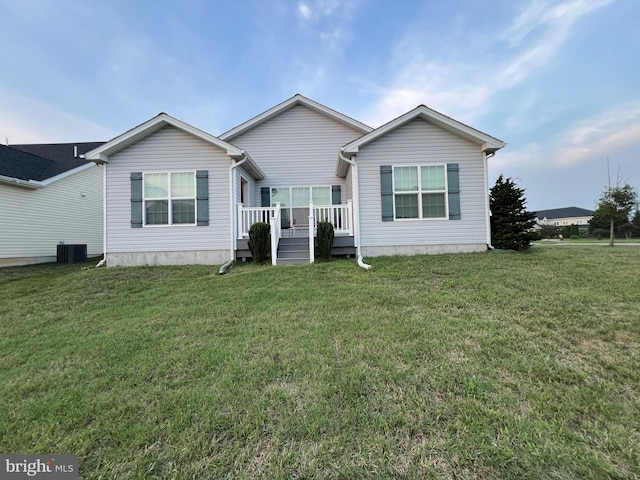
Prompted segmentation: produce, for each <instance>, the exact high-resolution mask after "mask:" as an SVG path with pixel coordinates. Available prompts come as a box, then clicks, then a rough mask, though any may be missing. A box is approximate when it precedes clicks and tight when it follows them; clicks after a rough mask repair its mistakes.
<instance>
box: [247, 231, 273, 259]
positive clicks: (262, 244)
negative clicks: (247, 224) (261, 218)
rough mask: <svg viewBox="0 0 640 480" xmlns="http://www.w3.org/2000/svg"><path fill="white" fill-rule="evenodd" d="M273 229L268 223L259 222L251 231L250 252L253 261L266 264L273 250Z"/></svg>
mask: <svg viewBox="0 0 640 480" xmlns="http://www.w3.org/2000/svg"><path fill="white" fill-rule="evenodd" d="M270 232H271V227H270V226H269V224H268V223H264V222H257V223H254V224H253V225H251V228H250V229H249V250H250V251H251V256H252V257H253V261H254V262H256V263H264V261H265V260H266V259H267V257H268V256H269V252H270V250H271V239H270V238H269V237H270Z"/></svg>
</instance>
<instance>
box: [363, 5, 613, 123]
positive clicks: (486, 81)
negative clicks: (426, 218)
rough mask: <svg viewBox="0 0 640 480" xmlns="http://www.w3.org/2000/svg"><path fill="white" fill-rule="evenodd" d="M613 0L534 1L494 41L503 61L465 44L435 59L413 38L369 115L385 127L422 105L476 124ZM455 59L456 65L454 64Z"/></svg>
mask: <svg viewBox="0 0 640 480" xmlns="http://www.w3.org/2000/svg"><path fill="white" fill-rule="evenodd" d="M610 2H611V0H565V1H564V2H561V3H558V2H555V1H554V2H552V1H548V0H546V1H535V2H533V3H532V4H530V5H529V6H528V7H527V8H525V9H524V10H523V11H522V12H521V13H520V14H518V16H517V17H515V18H514V20H513V22H512V23H511V25H510V26H508V27H507V29H506V30H505V32H504V33H503V34H502V35H501V36H499V37H498V38H497V39H496V40H494V41H493V43H492V45H491V47H492V48H493V49H500V48H501V49H502V50H503V52H504V54H503V57H504V59H503V60H498V61H496V60H495V59H485V61H482V59H483V58H484V55H485V52H484V51H485V50H487V48H486V45H483V46H482V48H481V49H479V48H475V49H474V47H473V45H469V44H468V43H466V44H465V45H451V46H450V48H449V49H448V50H447V53H448V55H447V56H446V57H445V58H436V59H430V54H431V52H430V51H429V50H428V48H429V47H428V45H429V44H430V42H428V41H425V40H424V38H423V34H422V33H419V34H416V33H412V34H410V36H408V37H407V38H405V39H403V41H402V42H401V44H400V45H401V48H398V49H397V55H396V59H395V61H394V63H395V64H398V65H402V67H401V68H400V69H399V71H398V73H397V74H396V75H395V76H393V77H392V78H391V80H390V81H389V82H388V84H387V85H379V86H378V87H377V90H378V97H379V98H378V100H377V102H376V103H375V105H374V107H373V108H372V109H371V110H370V112H369V113H368V115H367V119H366V120H367V121H368V122H369V123H370V124H371V125H380V124H381V123H384V122H385V121H388V120H390V119H391V118H394V117H396V116H397V115H399V114H401V113H402V112H404V111H407V110H408V109H410V108H412V107H415V106H416V105H417V104H420V103H428V104H429V105H430V106H432V107H433V108H435V109H438V110H442V111H443V112H444V113H447V114H450V115H453V116H456V117H457V118H460V119H462V120H464V121H471V120H473V119H474V118H476V117H478V116H480V115H482V114H483V113H485V112H486V110H487V109H488V108H489V106H490V101H491V99H492V98H493V97H494V96H495V95H496V94H498V93H500V92H502V91H505V90H507V89H509V88H512V87H514V86H516V85H518V84H520V83H522V82H523V81H524V80H525V79H527V78H528V77H530V76H531V75H533V74H534V73H535V72H536V71H538V70H539V69H540V68H541V67H544V66H545V65H547V64H548V63H549V61H550V60H552V59H553V58H554V57H555V56H556V54H557V53H558V52H559V51H560V49H561V48H562V47H563V45H564V44H565V43H566V42H567V40H568V39H569V38H570V37H571V32H572V28H573V27H574V25H575V24H576V22H577V21H578V19H580V18H581V17H583V16H585V15H587V14H590V13H593V12H595V11H596V10H598V9H600V8H602V7H604V6H605V5H607V4H608V3H610ZM451 57H453V58H456V60H455V61H451V60H449V58H451ZM489 65H490V66H489Z"/></svg>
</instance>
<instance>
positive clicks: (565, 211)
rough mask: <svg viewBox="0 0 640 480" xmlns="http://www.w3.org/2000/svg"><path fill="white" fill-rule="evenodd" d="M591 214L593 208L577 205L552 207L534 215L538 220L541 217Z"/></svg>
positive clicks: (584, 215) (586, 215)
mask: <svg viewBox="0 0 640 480" xmlns="http://www.w3.org/2000/svg"><path fill="white" fill-rule="evenodd" d="M591 215H593V210H587V209H586V208H579V207H564V208H552V209H551V210H540V211H538V212H536V216H537V217H538V218H539V219H540V220H542V219H543V218H546V219H547V220H551V219H552V218H571V217H590V216H591Z"/></svg>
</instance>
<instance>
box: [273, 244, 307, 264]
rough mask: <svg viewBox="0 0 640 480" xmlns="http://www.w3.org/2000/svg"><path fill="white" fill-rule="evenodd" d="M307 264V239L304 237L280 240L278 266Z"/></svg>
mask: <svg viewBox="0 0 640 480" xmlns="http://www.w3.org/2000/svg"><path fill="white" fill-rule="evenodd" d="M306 263H309V239H308V238H305V237H292V238H281V239H280V245H279V246H278V260H277V264H278V265H302V264H306Z"/></svg>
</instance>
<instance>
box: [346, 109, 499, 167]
mask: <svg viewBox="0 0 640 480" xmlns="http://www.w3.org/2000/svg"><path fill="white" fill-rule="evenodd" d="M416 118H421V119H423V120H426V121H427V122H429V123H432V124H434V125H436V126H438V127H440V128H442V129H444V130H447V131H449V132H451V133H453V134H455V135H458V136H460V137H463V138H466V139H467V140H469V141H471V142H473V143H477V144H478V145H480V147H481V149H482V151H483V152H485V153H494V152H496V151H497V150H500V149H501V148H503V147H504V146H505V145H506V143H504V142H503V141H502V140H499V139H497V138H495V137H492V136H491V135H488V134H486V133H484V132H481V131H480V130H476V129H475V128H472V127H470V126H468V125H465V124H464V123H461V122H459V121H457V120H454V119H453V118H451V117H447V116H446V115H444V114H442V113H440V112H436V111H435V110H432V109H430V108H428V107H425V106H424V105H419V106H417V107H416V108H414V109H413V110H411V111H409V112H407V113H405V114H404V115H401V116H399V117H398V118H396V119H394V120H391V121H390V122H388V123H385V124H384V125H382V126H381V127H378V128H376V129H375V130H373V131H371V132H369V133H367V134H366V135H363V136H362V137H360V138H357V139H355V140H354V141H352V142H350V143H348V144H346V145H345V146H344V147H342V148H341V149H340V151H341V152H342V153H343V154H344V155H345V156H347V157H351V156H353V155H355V154H356V153H358V149H359V148H360V147H363V146H364V145H366V144H368V143H370V142H373V141H374V140H376V139H378V138H380V137H382V136H383V135H386V134H387V133H389V132H391V131H393V130H395V129H396V128H398V127H401V126H402V125H404V124H406V123H408V122H410V121H412V120H414V119H416ZM341 162H343V160H341ZM338 170H340V164H339V165H338Z"/></svg>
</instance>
